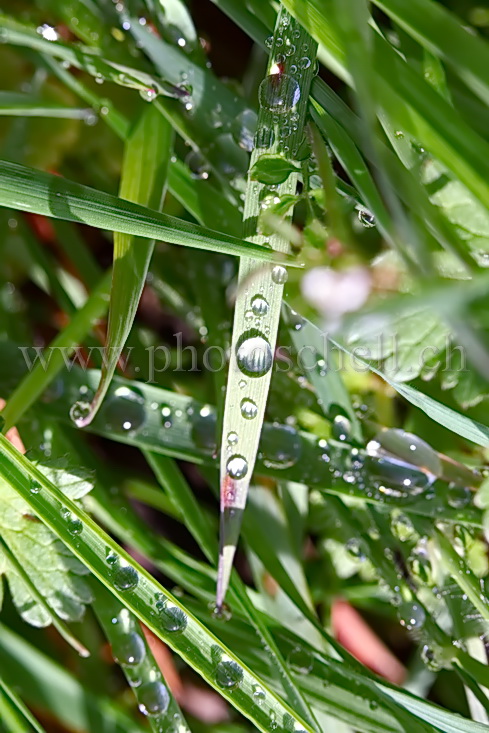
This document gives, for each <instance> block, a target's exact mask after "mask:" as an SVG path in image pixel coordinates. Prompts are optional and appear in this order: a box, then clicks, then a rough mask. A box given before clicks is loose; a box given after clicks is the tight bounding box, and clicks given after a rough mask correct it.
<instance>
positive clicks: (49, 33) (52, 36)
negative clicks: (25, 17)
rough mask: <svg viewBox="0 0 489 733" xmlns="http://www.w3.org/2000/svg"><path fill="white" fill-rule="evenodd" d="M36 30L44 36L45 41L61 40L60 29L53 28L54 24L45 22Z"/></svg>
mask: <svg viewBox="0 0 489 733" xmlns="http://www.w3.org/2000/svg"><path fill="white" fill-rule="evenodd" d="M36 30H37V32H38V33H39V35H40V36H42V37H43V38H44V40H45V41H58V40H59V34H58V31H57V30H56V28H53V26H52V25H49V24H48V23H43V24H42V25H40V26H38V27H37V28H36Z"/></svg>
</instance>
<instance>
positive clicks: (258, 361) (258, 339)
mask: <svg viewBox="0 0 489 733" xmlns="http://www.w3.org/2000/svg"><path fill="white" fill-rule="evenodd" d="M236 360H237V362H238V367H239V368H240V369H241V371H242V372H243V373H244V374H246V375H247V376H248V377H262V376H263V375H264V374H266V373H267V372H269V371H270V369H271V367H272V363H273V356H272V349H271V347H270V343H269V341H268V339H266V338H265V336H262V335H261V334H259V333H258V332H253V333H250V335H249V336H247V335H246V334H245V335H244V337H242V339H241V341H240V342H239V343H238V348H237V351H236Z"/></svg>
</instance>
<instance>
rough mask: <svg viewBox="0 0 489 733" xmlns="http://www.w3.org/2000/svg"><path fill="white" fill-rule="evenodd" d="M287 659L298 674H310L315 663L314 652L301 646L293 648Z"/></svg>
mask: <svg viewBox="0 0 489 733" xmlns="http://www.w3.org/2000/svg"><path fill="white" fill-rule="evenodd" d="M287 660H288V662H289V664H290V666H291V667H292V669H293V670H294V672H297V673H298V674H309V672H310V671H311V670H312V667H313V664H314V660H313V657H312V654H311V653H310V652H309V651H308V650H307V649H303V648H302V647H300V646H296V647H295V648H294V649H292V651H291V652H290V654H289V656H288V657H287Z"/></svg>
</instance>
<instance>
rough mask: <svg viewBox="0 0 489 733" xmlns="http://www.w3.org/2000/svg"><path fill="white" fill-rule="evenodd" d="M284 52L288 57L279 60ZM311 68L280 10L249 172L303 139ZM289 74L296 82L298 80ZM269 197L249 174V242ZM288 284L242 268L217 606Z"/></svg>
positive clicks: (225, 438)
mask: <svg viewBox="0 0 489 733" xmlns="http://www.w3.org/2000/svg"><path fill="white" fill-rule="evenodd" d="M283 48H285V49H288V50H287V53H289V52H291V53H289V55H288V56H285V55H283V54H282V50H283ZM284 59H287V61H285V60H284ZM315 62H316V43H315V42H314V41H313V40H312V39H311V37H310V36H309V35H308V34H307V33H306V32H305V31H304V30H303V29H302V28H301V26H300V25H299V24H298V23H297V22H296V21H295V20H294V19H293V18H292V17H291V16H290V15H289V14H288V13H287V12H286V11H284V10H283V11H282V12H281V13H280V14H279V17H278V19H277V25H276V29H275V33H274V40H273V43H272V48H271V52H270V58H269V64H268V71H267V73H268V74H269V75H268V76H267V77H266V78H265V79H264V80H263V82H262V85H261V87H260V104H261V108H260V113H259V117H258V130H257V135H256V139H255V148H254V150H253V153H252V156H251V161H250V171H251V170H252V168H253V166H254V165H255V163H257V162H258V161H259V159H260V156H261V155H262V154H267V153H275V154H280V155H282V156H284V157H293V156H294V154H295V153H296V152H297V148H298V146H299V144H300V143H301V141H302V137H303V128H304V121H305V116H306V111H307V99H308V96H309V88H310V85H311V81H312V78H313V75H314V67H315ZM293 69H295V72H293ZM298 69H300V71H298ZM292 72H293V73H292ZM294 74H299V75H298V76H297V77H296V76H294ZM295 107H297V109H296V110H295V109H294V108H295ZM292 115H293V116H294V120H292V119H291V117H292ZM279 118H280V122H279V121H278V119H279ZM275 120H277V122H275ZM296 185H297V175H296V174H291V175H289V177H288V178H287V180H286V181H285V182H284V183H282V184H281V185H279V186H278V187H276V188H274V189H273V191H274V192H273V194H272V195H283V194H287V193H295V189H296ZM267 193H271V192H270V190H269V189H267V188H266V187H265V186H264V185H263V184H260V183H258V182H257V181H253V180H252V178H251V175H250V174H249V175H248V182H247V189H246V197H245V206H244V214H243V219H244V226H245V235H246V237H247V239H248V240H249V241H252V242H264V241H265V238H264V236H263V235H261V234H259V233H257V218H258V215H259V213H260V207H261V201H262V199H263V198H264V196H265V195H266V194H267ZM270 244H271V246H272V247H273V249H274V250H279V251H281V252H286V251H287V250H288V249H289V243H288V241H287V240H286V239H284V238H283V237H281V236H280V235H274V236H272V237H271V239H270ZM286 279H287V272H286V270H284V269H283V268H274V269H273V270H271V269H269V268H268V269H264V268H257V263H256V262H253V260H252V259H243V260H241V262H240V269H239V278H238V294H237V300H236V306H235V315H234V326H233V340H232V346H231V358H230V364H229V375H228V383H227V393H226V403H225V407H224V420H223V432H222V441H221V538H220V542H221V545H220V555H219V572H218V581H217V593H216V600H217V605H218V606H221V605H222V603H223V602H224V596H225V593H226V589H227V586H228V582H229V576H230V572H231V567H232V563H233V558H234V553H235V550H236V543H237V541H238V537H239V529H240V524H241V519H242V514H243V511H244V508H245V504H246V496H247V493H248V486H249V482H250V479H251V475H252V473H253V469H254V465H255V461H256V454H257V450H258V442H259V439H260V434H261V428H262V423H263V418H264V414H265V406H266V401H267V396H268V390H269V386H270V378H271V367H272V363H273V353H274V351H275V344H276V339H277V329H278V323H279V318H280V305H281V302H282V293H283V287H284V283H285V281H286ZM231 436H232V437H231Z"/></svg>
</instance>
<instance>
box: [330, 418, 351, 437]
mask: <svg viewBox="0 0 489 733" xmlns="http://www.w3.org/2000/svg"><path fill="white" fill-rule="evenodd" d="M331 432H332V433H333V436H334V437H335V438H336V440H341V441H342V442H343V441H348V440H350V439H351V422H350V421H349V420H348V418H347V417H345V416H344V415H336V417H335V418H334V419H333V425H332V428H331Z"/></svg>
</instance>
